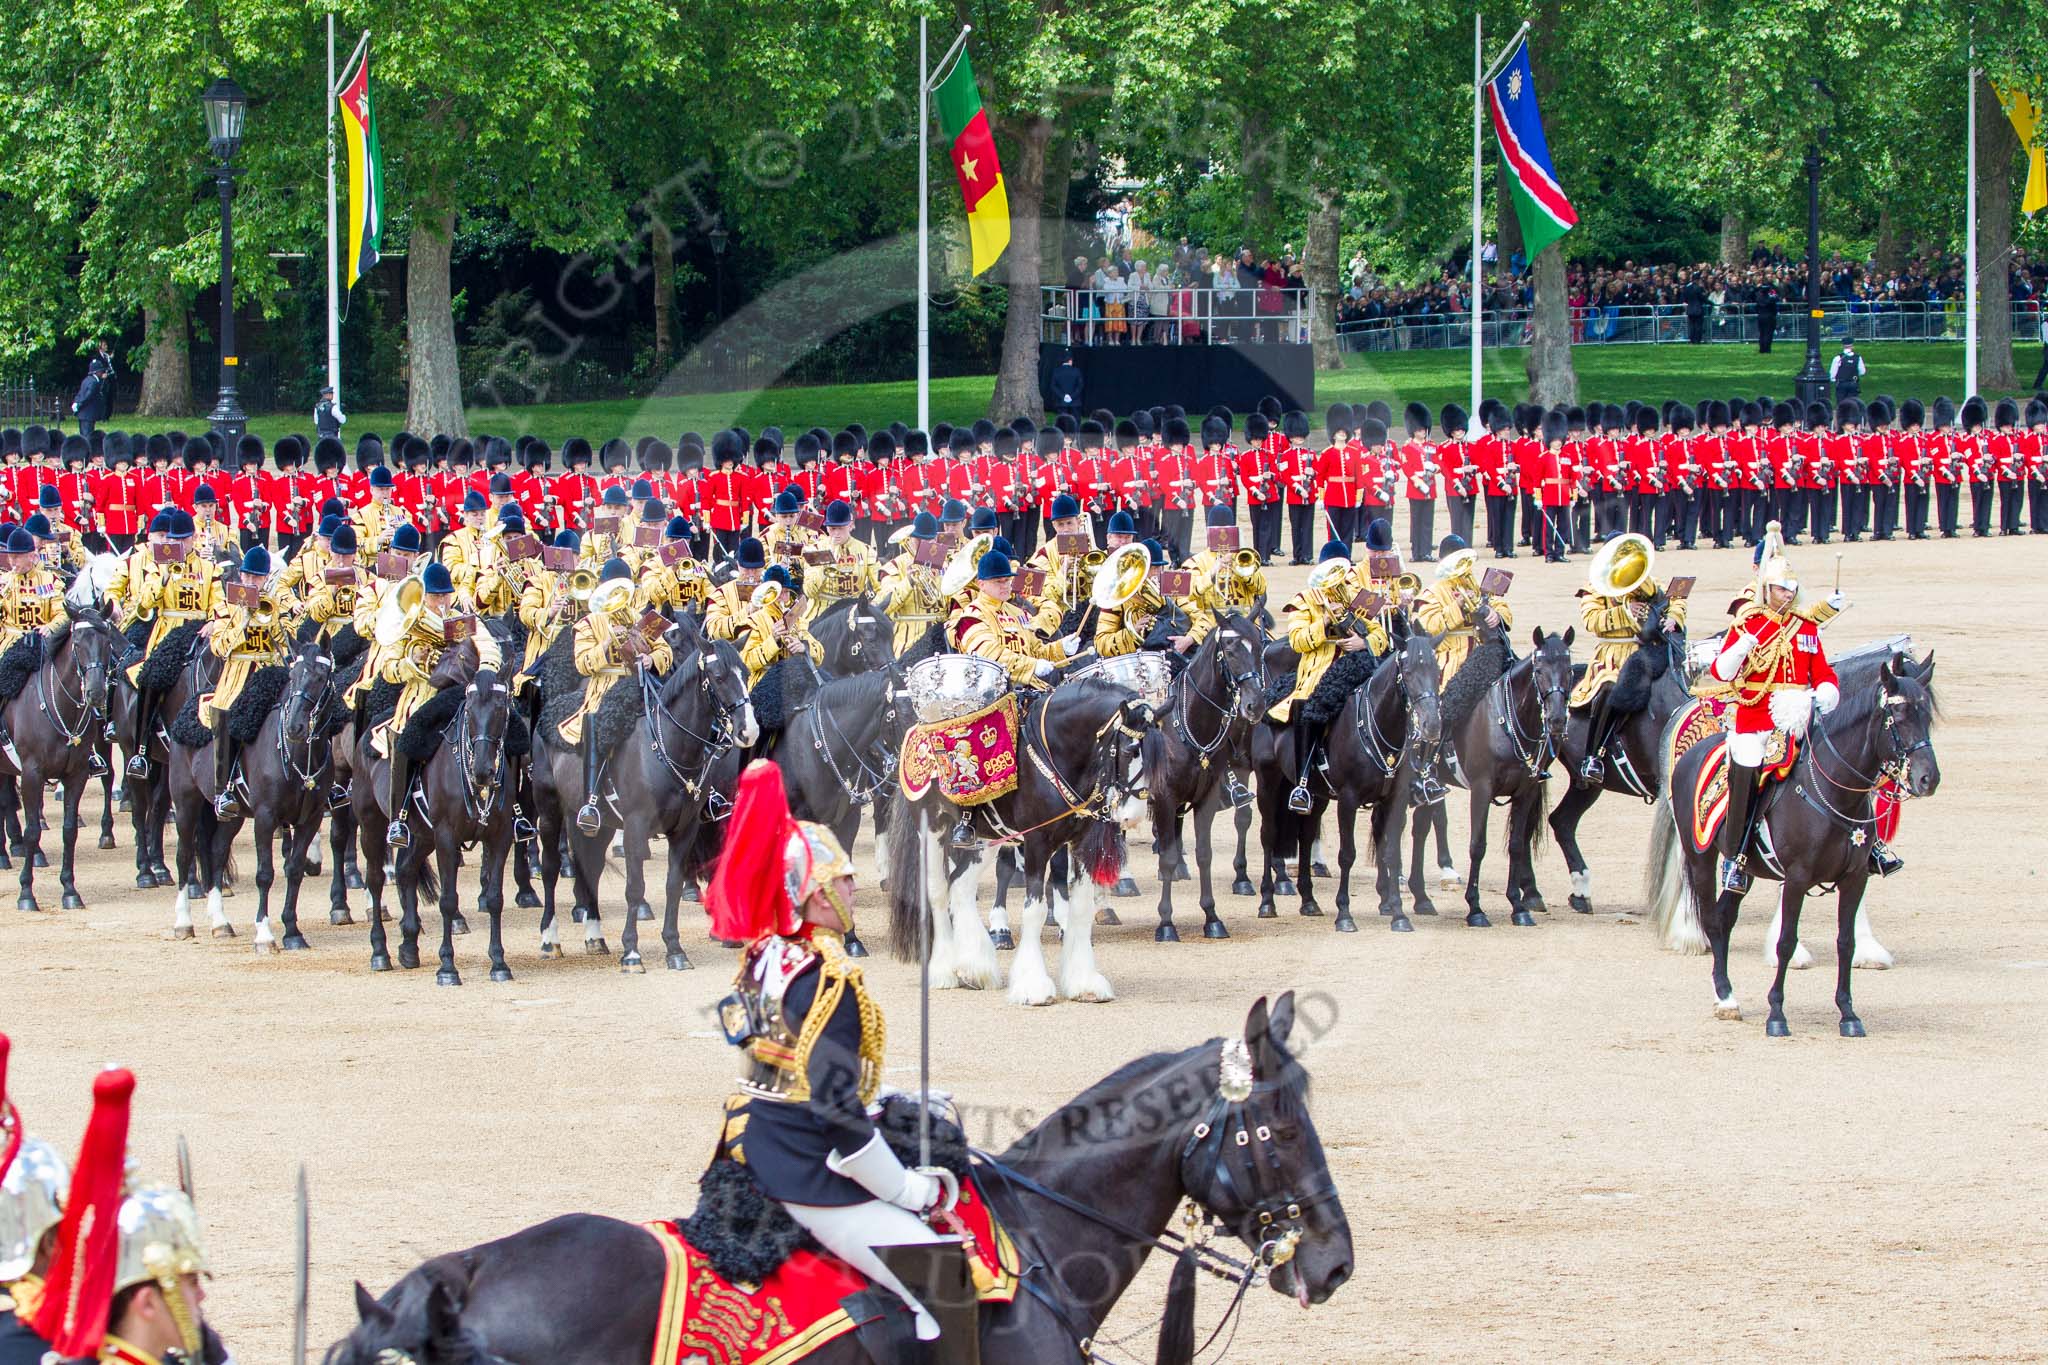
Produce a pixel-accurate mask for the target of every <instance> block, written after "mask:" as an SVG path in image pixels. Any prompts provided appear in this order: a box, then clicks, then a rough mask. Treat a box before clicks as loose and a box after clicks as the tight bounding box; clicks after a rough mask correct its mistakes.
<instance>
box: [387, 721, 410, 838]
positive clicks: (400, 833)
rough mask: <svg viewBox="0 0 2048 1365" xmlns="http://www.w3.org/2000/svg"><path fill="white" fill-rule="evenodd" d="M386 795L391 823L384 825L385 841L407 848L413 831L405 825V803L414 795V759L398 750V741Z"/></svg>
mask: <svg viewBox="0 0 2048 1365" xmlns="http://www.w3.org/2000/svg"><path fill="white" fill-rule="evenodd" d="M386 796H387V798H388V804H389V809H390V811H391V823H390V824H388V825H386V826H385V827H384V842H385V843H387V844H389V845H391V847H393V848H405V847H407V846H408V845H410V844H411V843H412V832H411V831H410V830H408V829H407V828H406V827H405V803H406V801H407V800H409V799H410V798H411V796H412V760H411V759H409V758H407V757H406V756H405V755H404V754H402V753H400V752H399V751H398V745H397V743H396V741H394V742H393V743H392V746H391V776H390V780H389V786H388V787H387V789H386Z"/></svg>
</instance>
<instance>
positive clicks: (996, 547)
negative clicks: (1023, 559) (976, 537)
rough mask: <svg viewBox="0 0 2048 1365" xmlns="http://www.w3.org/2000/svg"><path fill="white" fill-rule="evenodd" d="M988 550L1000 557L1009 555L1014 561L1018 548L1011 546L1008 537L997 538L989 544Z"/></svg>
mask: <svg viewBox="0 0 2048 1365" xmlns="http://www.w3.org/2000/svg"><path fill="white" fill-rule="evenodd" d="M988 548H989V549H991V550H993V551H995V553H997V554H999V555H1008V556H1009V557H1010V558H1011V559H1013V560H1014V559H1016V557H1017V547H1016V546H1014V545H1012V544H1010V538H1009V537H1008V536H997V537H996V538H995V539H994V540H992V541H990V542H989V545H988Z"/></svg>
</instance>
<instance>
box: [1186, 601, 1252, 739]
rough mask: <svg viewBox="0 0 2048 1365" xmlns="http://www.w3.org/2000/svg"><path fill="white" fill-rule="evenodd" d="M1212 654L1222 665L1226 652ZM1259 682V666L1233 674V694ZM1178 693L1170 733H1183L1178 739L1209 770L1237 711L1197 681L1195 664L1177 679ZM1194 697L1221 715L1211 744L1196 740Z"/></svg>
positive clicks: (1219, 650) (1231, 681) (1227, 734)
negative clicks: (1178, 697) (1223, 654)
mask: <svg viewBox="0 0 2048 1365" xmlns="http://www.w3.org/2000/svg"><path fill="white" fill-rule="evenodd" d="M1223 629H1224V627H1223V626H1222V625H1221V624H1219V625H1218V626H1217V628H1216V630H1217V632H1221V631H1222V630H1223ZM1211 638H1212V639H1213V638H1215V636H1214V634H1212V636H1211ZM1234 638H1235V637H1234ZM1211 652H1212V657H1214V658H1215V659H1216V660H1217V661H1218V662H1220V659H1221V655H1222V653H1223V651H1222V649H1221V648H1216V649H1213V650H1212V651H1211ZM1258 682H1260V674H1259V670H1258V668H1257V667H1256V666H1254V667H1252V668H1248V669H1245V670H1244V671H1242V672H1238V673H1233V674H1231V675H1230V686H1231V688H1232V690H1233V691H1236V692H1239V693H1242V692H1243V691H1244V688H1245V685H1246V684H1247V683H1258ZM1183 684H1185V686H1183ZM1174 690H1175V691H1176V692H1178V693H1179V694H1180V700H1179V702H1178V703H1177V704H1176V705H1175V706H1174V708H1173V709H1172V711H1170V712H1169V713H1168V715H1169V718H1170V722H1171V723H1170V725H1169V729H1168V733H1169V734H1171V733H1173V731H1174V730H1175V729H1177V730H1178V731H1179V733H1178V735H1177V738H1178V739H1179V740H1180V741H1181V743H1183V744H1185V745H1186V746H1187V747H1188V748H1189V749H1192V750H1193V751H1194V754H1195V758H1196V760H1197V761H1198V762H1199V763H1200V764H1201V766H1202V767H1203V768H1204V769H1206V768H1208V766H1209V760H1210V758H1211V756H1212V755H1214V754H1215V752H1216V751H1217V750H1218V749H1220V748H1222V747H1223V745H1224V743H1225V741H1227V740H1228V739H1229V738H1230V725H1231V716H1232V713H1233V711H1234V709H1235V708H1234V707H1231V706H1226V705H1225V704H1224V703H1222V702H1220V701H1218V700H1216V698H1214V697H1212V696H1210V695H1209V694H1208V693H1207V692H1206V691H1204V690H1203V688H1202V685H1201V683H1200V682H1199V681H1197V680H1196V678H1195V667H1194V664H1193V663H1192V662H1190V664H1189V665H1188V667H1187V668H1185V669H1183V670H1182V671H1181V675H1180V677H1178V678H1176V679H1174ZM1194 697H1200V698H1201V699H1202V702H1203V704H1204V705H1206V706H1207V707H1209V709H1210V710H1212V711H1214V712H1215V713H1216V716H1217V720H1218V724H1217V726H1216V738H1214V739H1213V740H1210V741H1209V742H1208V743H1207V744H1204V743H1203V742H1202V741H1200V740H1198V739H1196V738H1195V730H1194V723H1193V722H1194V709H1193V708H1194V702H1193V700H1192V699H1193V698H1194Z"/></svg>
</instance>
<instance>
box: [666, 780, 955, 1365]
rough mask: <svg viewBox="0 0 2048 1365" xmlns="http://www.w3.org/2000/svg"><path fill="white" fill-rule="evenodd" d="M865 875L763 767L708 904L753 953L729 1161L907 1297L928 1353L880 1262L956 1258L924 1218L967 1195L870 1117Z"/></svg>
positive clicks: (872, 1025) (749, 788)
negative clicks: (915, 1255)
mask: <svg viewBox="0 0 2048 1365" xmlns="http://www.w3.org/2000/svg"><path fill="white" fill-rule="evenodd" d="M853 876H854V869H853V860H852V859H851V858H849V857H847V855H846V851H845V850H844V849H842V848H841V847H840V846H839V841H838V840H837V839H836V838H834V837H833V835H832V831H830V830H828V829H826V828H825V827H824V826H823V825H814V824H811V823H809V822H807V821H806V822H799V821H797V820H794V819H792V818H791V817H790V814H789V805H788V802H787V799H786V798H785V796H784V793H783V784H782V774H781V773H780V771H778V770H777V769H776V767H775V765H774V764H772V763H768V762H765V761H757V762H755V763H753V764H752V765H750V766H749V767H748V768H747V771H746V772H745V773H744V774H742V776H741V778H740V787H739V797H738V800H737V801H736V803H735V805H734V809H733V815H732V821H731V825H730V828H729V829H728V831H727V835H726V846H725V853H724V855H723V857H722V858H721V859H720V861H719V865H718V872H717V874H716V875H715V876H714V877H713V878H712V880H711V885H710V886H709V887H708V888H707V889H706V891H705V894H704V904H705V908H706V909H707V910H708V911H709V912H710V915H711V932H712V933H713V934H714V935H715V936H717V937H718V938H721V939H729V940H738V941H740V942H742V943H744V944H745V945H746V946H745V948H743V949H742V950H741V954H740V969H739V973H738V976H737V979H736V981H735V986H736V989H735V990H734V991H733V993H732V994H731V995H729V996H727V997H726V998H725V999H724V1000H723V1001H722V1002H721V1003H720V1005H719V1015H720V1019H721V1022H722V1023H723V1025H724V1028H725V1035H726V1038H727V1040H728V1041H729V1042H732V1043H734V1044H735V1045H737V1046H738V1047H740V1048H741V1050H742V1051H743V1052H744V1053H745V1055H746V1059H747V1064H746V1071H745V1074H744V1075H742V1077H741V1078H740V1081H739V1088H738V1089H737V1090H736V1091H735V1092H734V1093H733V1095H732V1097H731V1098H730V1099H728V1100H727V1101H726V1115H725V1123H724V1127H723V1129H722V1130H721V1131H720V1133H719V1138H718V1154H719V1155H720V1156H723V1157H730V1158H732V1159H733V1160H734V1161H737V1162H738V1163H739V1164H740V1165H741V1166H742V1167H743V1168H744V1169H745V1170H746V1172H747V1173H748V1174H749V1175H751V1176H752V1177H753V1179H754V1181H755V1183H756V1184H758V1185H759V1186H760V1188H761V1191H762V1193H764V1194H766V1195H767V1196H768V1197H769V1198H770V1199H773V1200H776V1201H777V1202H779V1203H780V1204H781V1205H782V1206H783V1207H784V1208H785V1209H787V1210H789V1213H790V1216H791V1217H792V1218H794V1219H795V1220H796V1221H797V1222H798V1223H799V1224H800V1225H801V1226H802V1227H803V1228H804V1229H805V1230H806V1231H807V1232H809V1233H810V1234H811V1235H812V1236H813V1237H815V1238H816V1239H817V1240H818V1242H819V1244H820V1245H822V1246H823V1247H824V1248H825V1249H826V1250H827V1251H829V1252H831V1253H832V1254H833V1255H835V1256H837V1257H839V1258H840V1259H841V1260H843V1261H845V1262H847V1263H848V1264H849V1265H851V1266H853V1267H854V1268H855V1269H857V1270H859V1271H860V1272H861V1273H862V1274H864V1275H866V1276H868V1277H869V1278H870V1279H872V1280H874V1281H876V1282H877V1283H879V1284H881V1285H884V1286H886V1287H887V1288H888V1289H889V1290H890V1291H891V1292H892V1293H894V1294H895V1295H896V1296H897V1297H898V1298H900V1299H901V1300H902V1301H903V1303H904V1305H905V1306H906V1307H908V1308H909V1309H910V1311H911V1313H912V1314H913V1315H914V1316H915V1318H916V1324H917V1329H916V1330H917V1336H918V1339H919V1340H921V1341H931V1340H935V1339H936V1338H937V1337H938V1335H939V1323H938V1320H937V1319H936V1318H935V1317H933V1315H932V1314H931V1312H930V1311H929V1310H928V1309H927V1308H926V1307H925V1305H924V1304H922V1303H921V1302H919V1301H918V1299H917V1297H916V1296H915V1295H914V1294H913V1293H912V1292H911V1291H910V1289H909V1288H908V1287H907V1286H906V1285H905V1284H904V1283H903V1281H902V1280H901V1279H899V1278H898V1277H897V1275H896V1274H895V1272H894V1271H892V1270H891V1269H890V1268H889V1266H888V1265H887V1264H886V1263H885V1262H884V1261H883V1259H882V1257H881V1256H880V1255H879V1254H877V1251H876V1248H878V1247H898V1246H906V1245H912V1244H940V1243H949V1242H950V1243H952V1244H953V1245H954V1246H956V1247H957V1246H958V1242H957V1240H956V1239H953V1238H949V1237H947V1236H945V1235H944V1234H941V1233H938V1232H934V1231H933V1230H932V1229H931V1228H930V1227H929V1226H927V1225H926V1223H925V1221H924V1215H926V1214H930V1213H938V1212H941V1211H943V1210H945V1209H948V1208H950V1207H951V1206H952V1204H953V1200H954V1198H955V1197H956V1196H957V1194H958V1186H957V1184H956V1183H955V1181H954V1179H953V1177H952V1175H951V1173H950V1172H946V1173H942V1172H939V1171H937V1170H930V1171H927V1170H922V1169H919V1170H909V1169H906V1168H905V1167H904V1165H903V1163H902V1161H900V1160H899V1159H898V1158H897V1156H896V1154H895V1152H894V1151H892V1150H891V1149H890V1147H889V1144H888V1143H887V1142H885V1141H884V1140H883V1137H882V1134H881V1133H880V1131H879V1130H878V1129H877V1128H876V1127H875V1125H874V1123H873V1122H872V1121H871V1120H870V1119H869V1117H868V1106H869V1105H870V1104H871V1103H873V1102H874V1100H875V1097H876V1094H877V1092H878V1091H879V1089H880V1087H881V1080H882V1059H883V1050H884V1047H885V1045H886V1043H887V1038H888V1030H887V1023H886V1021H885V1020H884V1019H883V1018H882V1009H881V1006H880V1004H878V1003H877V1002H876V1001H875V999H874V998H873V997H872V996H871V995H869V994H868V989H867V984H866V982H865V981H864V980H863V979H862V974H861V968H860V966H859V964H858V963H856V962H855V961H854V960H853V959H852V958H851V957H849V956H848V955H847V952H846V947H845V938H844V936H845V935H847V934H850V933H851V932H852V931H853Z"/></svg>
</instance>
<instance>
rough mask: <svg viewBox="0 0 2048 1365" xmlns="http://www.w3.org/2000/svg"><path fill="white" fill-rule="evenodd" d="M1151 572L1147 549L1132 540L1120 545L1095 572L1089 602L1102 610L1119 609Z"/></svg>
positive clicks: (1150, 555) (1149, 554) (1141, 585)
mask: <svg viewBox="0 0 2048 1365" xmlns="http://www.w3.org/2000/svg"><path fill="white" fill-rule="evenodd" d="M1151 571H1152V552H1151V551H1150V550H1147V549H1146V548H1145V547H1144V546H1143V545H1141V544H1139V543H1138V542H1137V541H1135V540H1134V541H1132V542H1131V543H1130V544H1128V545H1120V546H1118V547H1117V548H1116V549H1115V550H1113V551H1112V552H1111V553H1110V556H1109V558H1107V559H1105V560H1103V561H1102V567H1101V568H1099V569H1097V570H1096V571H1095V587H1094V590H1093V591H1092V592H1091V593H1090V594H1089V600H1090V601H1091V602H1093V603H1094V604H1095V605H1096V606H1098V607H1101V608H1102V609H1103V610H1104V611H1108V610H1110V609H1111V608H1113V607H1120V606H1122V605H1123V604H1124V603H1126V602H1128V601H1130V600H1131V599H1132V598H1133V597H1136V596H1137V595H1138V589H1140V588H1142V587H1144V586H1145V575H1146V574H1148V573H1150V572H1151Z"/></svg>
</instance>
